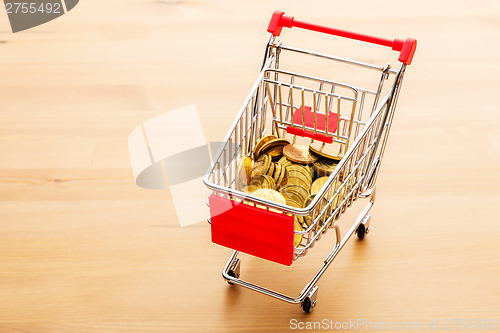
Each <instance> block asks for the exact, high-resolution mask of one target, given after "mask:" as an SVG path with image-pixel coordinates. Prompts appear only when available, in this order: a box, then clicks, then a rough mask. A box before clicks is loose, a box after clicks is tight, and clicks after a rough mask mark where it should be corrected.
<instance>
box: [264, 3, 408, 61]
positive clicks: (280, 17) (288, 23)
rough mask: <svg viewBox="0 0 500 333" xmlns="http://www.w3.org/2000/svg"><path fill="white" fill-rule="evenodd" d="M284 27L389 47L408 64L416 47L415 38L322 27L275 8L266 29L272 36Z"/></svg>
mask: <svg viewBox="0 0 500 333" xmlns="http://www.w3.org/2000/svg"><path fill="white" fill-rule="evenodd" d="M283 27H286V28H293V27H297V28H302V29H307V30H313V31H317V32H323V33H325V34H330V35H335V36H340V37H346V38H351V39H356V40H360V41H363V42H368V43H373V44H378V45H383V46H388V47H391V48H392V49H393V50H394V51H400V52H401V53H400V54H399V58H398V60H399V61H401V62H403V63H405V64H407V65H410V64H411V61H412V59H413V55H414V54H415V50H416V48H417V40H416V39H413V38H407V39H406V40H402V39H394V40H390V39H385V38H379V37H373V36H368V35H363V34H358V33H356V32H350V31H345V30H339V29H334V28H329V27H324V26H321V25H316V24H311V23H306V22H302V21H297V20H295V18H294V17H293V16H286V15H285V12H283V11H280V10H277V11H275V12H274V13H273V16H272V17H271V21H270V22H269V26H268V27H267V31H268V32H270V33H272V34H273V35H274V36H279V35H280V34H281V29H282V28H283Z"/></svg>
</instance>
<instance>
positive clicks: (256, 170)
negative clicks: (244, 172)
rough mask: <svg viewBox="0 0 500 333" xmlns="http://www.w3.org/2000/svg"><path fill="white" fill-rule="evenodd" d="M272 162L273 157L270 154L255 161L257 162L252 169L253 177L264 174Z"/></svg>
mask: <svg viewBox="0 0 500 333" xmlns="http://www.w3.org/2000/svg"><path fill="white" fill-rule="evenodd" d="M270 164H271V157H269V156H268V155H262V156H261V157H259V158H258V159H257V161H255V164H254V166H253V169H252V175H251V176H252V177H255V176H258V175H262V174H264V173H265V172H266V171H267V170H268V169H269V166H270Z"/></svg>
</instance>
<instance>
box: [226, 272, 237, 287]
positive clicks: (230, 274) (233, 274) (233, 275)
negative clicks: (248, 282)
mask: <svg viewBox="0 0 500 333" xmlns="http://www.w3.org/2000/svg"><path fill="white" fill-rule="evenodd" d="M227 274H228V275H229V276H231V277H236V274H235V273H234V272H233V271H232V270H229V271H228V272H227ZM227 283H228V284H230V285H232V286H233V285H234V283H232V282H231V281H227Z"/></svg>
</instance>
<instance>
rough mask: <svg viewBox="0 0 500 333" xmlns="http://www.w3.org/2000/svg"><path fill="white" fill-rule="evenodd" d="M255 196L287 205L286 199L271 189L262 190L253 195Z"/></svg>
mask: <svg viewBox="0 0 500 333" xmlns="http://www.w3.org/2000/svg"><path fill="white" fill-rule="evenodd" d="M252 194H253V195H254V196H256V197H259V198H262V199H265V200H269V201H273V202H277V203H280V204H283V205H286V200H285V198H284V197H283V196H282V195H281V193H279V192H278V191H275V190H271V189H260V190H257V191H255V192H253V193H252Z"/></svg>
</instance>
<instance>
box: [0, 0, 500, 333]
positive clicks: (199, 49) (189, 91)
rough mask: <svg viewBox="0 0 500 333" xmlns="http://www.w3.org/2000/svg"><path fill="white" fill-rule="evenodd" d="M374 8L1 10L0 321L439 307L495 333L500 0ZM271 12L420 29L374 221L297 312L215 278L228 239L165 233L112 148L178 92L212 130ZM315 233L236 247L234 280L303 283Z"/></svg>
mask: <svg viewBox="0 0 500 333" xmlns="http://www.w3.org/2000/svg"><path fill="white" fill-rule="evenodd" d="M384 3H385V5H381V4H379V3H378V2H375V1H368V0H362V1H354V2H348V1H344V2H342V3H339V2H333V1H308V2H305V1H286V2H285V1H278V2H273V3H272V4H269V2H264V1H262V2H252V1H240V0H238V1H222V0H217V1H183V0H179V1H175V0H165V1H153V0H143V1H138V0H134V1H132V0H120V1H118V0H108V1H89V0H86V1H81V2H80V3H79V4H78V6H77V7H75V9H73V10H72V11H71V12H70V13H68V14H67V15H64V16H63V17H60V18H59V19H57V20H54V21H53V22H50V23H47V24H45V25H43V26H40V27H38V28H34V29H31V30H28V31H25V32H20V33H16V34H12V33H11V32H10V27H9V25H8V21H7V16H6V14H5V13H4V12H2V13H1V14H0V40H1V41H2V43H0V151H1V154H0V199H1V201H0V332H2V333H3V332H8V333H11V332H37V333H45V332H134V333H135V332H177V331H184V330H185V331H193V332H226V331H227V332H239V331H242V332H243V331H244V332H258V331H269V332H286V331H291V330H292V328H294V327H293V323H301V325H302V324H303V325H305V324H306V322H315V321H322V320H326V321H328V322H330V320H331V321H332V322H333V323H336V322H339V323H343V322H348V321H349V320H351V321H357V320H364V321H365V322H366V323H368V322H370V323H371V324H372V325H373V324H374V323H375V325H377V323H378V324H380V322H382V321H383V322H384V323H391V324H392V325H394V326H396V325H398V324H401V325H403V326H402V327H406V328H408V330H409V331H415V332H417V331H422V332H424V331H429V325H430V324H431V323H436V321H437V324H438V325H439V328H440V330H443V329H444V328H446V327H445V325H446V324H448V327H449V328H453V325H455V324H457V323H456V322H454V321H453V320H454V319H466V320H467V319H472V320H473V324H474V325H473V326H467V327H470V329H465V330H458V331H467V332H473V331H479V330H480V328H481V325H483V328H486V326H485V325H486V321H485V320H492V321H491V325H494V323H495V322H494V320H496V329H497V330H499V329H500V323H499V321H500V288H498V285H499V282H500V258H499V253H500V243H499V238H500V218H499V214H498V213H499V206H500V193H499V184H500V127H499V124H500V107H499V103H498V100H497V97H498V94H499V88H500V84H499V81H498V78H499V77H500V55H499V52H500V47H499V46H498V45H499V44H498V41H499V40H500V3H499V2H498V0H482V1H472V0H466V1H451V0H450V1H448V0H443V1H430V0H424V1H419V2H412V3H411V4H410V3H409V2H402V1H395V0H394V1H387V2H384ZM403 3H404V5H403ZM275 9H283V10H284V11H285V12H287V13H289V14H291V15H295V16H296V17H297V18H300V19H303V20H309V21H312V22H317V23H321V24H326V25H331V26H336V27H339V28H342V29H351V30H354V31H358V32H364V33H370V34H373V35H378V36H384V37H389V38H395V37H398V38H406V37H415V38H417V39H418V42H419V45H418V49H417V53H416V55H415V58H414V63H413V64H412V65H411V66H410V67H409V68H408V70H407V75H406V77H405V82H404V85H403V89H402V93H401V96H400V99H399V103H398V107H397V114H396V117H395V120H394V124H393V128H392V132H391V137H390V140H389V144H388V146H387V151H386V155H385V157H384V164H383V167H382V171H381V173H380V175H379V178H378V187H377V194H378V195H377V200H376V205H375V207H374V208H373V210H372V216H373V218H372V231H371V233H370V234H369V235H368V236H367V238H366V239H365V240H363V241H362V242H360V241H357V240H355V239H352V240H351V241H350V242H349V243H348V245H346V247H345V248H344V249H343V250H342V252H341V253H340V254H339V256H338V257H337V258H336V259H335V261H334V263H333V265H332V267H331V268H330V269H329V270H328V271H327V273H325V275H324V276H323V278H322V279H321V280H320V282H319V284H318V287H319V295H318V306H317V307H316V308H315V309H314V311H313V312H312V313H310V314H309V315H306V314H303V312H302V311H301V310H300V308H299V307H298V306H292V305H289V304H286V303H283V302H280V301H278V300H274V299H271V298H269V297H265V296H263V295H260V294H257V293H255V292H252V291H249V290H246V289H242V288H238V287H230V286H228V285H227V283H225V282H224V281H223V280H222V278H221V275H220V272H221V269H222V267H223V265H224V264H225V262H226V260H227V258H228V257H229V255H230V253H231V251H230V250H228V249H225V248H222V247H220V246H217V245H215V244H212V243H211V242H210V228H209V225H208V224H207V223H206V222H200V223H198V224H195V225H192V226H188V227H184V228H181V227H179V224H178V222H177V220H176V215H175V210H174V207H173V204H172V200H171V197H170V194H169V192H168V191H153V190H145V189H141V188H139V187H137V186H136V185H135V183H134V179H133V176H132V172H131V168H130V162H129V155H128V147H127V137H128V135H129V133H130V132H131V131H132V130H133V129H134V128H135V127H137V126H139V125H140V124H141V123H143V122H144V121H146V120H147V119H150V118H153V117H155V116H157V115H159V114H162V113H164V112H166V111H169V110H172V109H175V108H179V107H182V106H185V105H190V104H195V105H196V107H197V109H198V112H199V114H200V117H201V122H202V124H203V127H204V131H205V136H206V138H207V140H208V141H219V140H221V139H222V138H223V136H224V135H225V133H226V131H227V129H228V127H229V125H230V124H231V122H232V120H233V118H234V116H235V114H236V112H237V110H238V109H239V107H240V106H241V104H242V102H243V100H244V98H245V96H246V94H247V93H248V91H249V89H250V88H251V86H252V84H253V82H254V80H255V79H256V77H257V74H258V71H259V64H260V61H261V59H262V53H263V47H264V44H265V41H266V38H267V34H266V32H265V29H266V27H267V23H268V20H269V18H270V15H271V13H272V11H273V10H275ZM292 32H293V31H290V32H288V31H287V33H289V34H290V35H291V34H292ZM316 36H319V35H316V34H315V35H314V37H316ZM284 38H285V37H284ZM332 40H333V38H332ZM299 42H300V40H299ZM303 42H304V43H305V42H310V40H309V39H308V40H305V39H304V40H303ZM342 45H344V44H342ZM356 45H358V44H356ZM298 46H301V45H298ZM356 47H357V46H356ZM347 53H348V52H347ZM395 58H396V54H394V59H395ZM359 59H361V60H366V59H371V58H370V55H369V54H362V55H360V56H359ZM371 60H378V59H371ZM345 217H346V219H350V220H349V221H348V223H350V221H352V218H354V217H355V214H351V215H349V214H348V215H346V216H345ZM328 239H330V240H332V238H328V237H327V238H325V239H324V240H322V241H321V244H319V245H318V246H317V247H315V248H314V249H313V251H311V252H310V253H309V254H308V255H307V256H306V257H305V258H303V259H300V260H299V261H297V262H296V263H294V264H293V265H292V266H291V267H289V268H288V267H281V266H279V265H275V264H272V263H269V262H266V261H263V260H260V259H256V258H253V257H249V256H243V257H242V261H243V263H242V275H243V276H244V277H245V278H247V279H248V280H250V281H254V282H258V283H262V284H263V285H266V286H269V287H271V288H275V289H277V290H278V291H281V292H286V293H290V294H292V295H293V294H298V293H299V292H300V290H302V287H303V286H304V285H305V283H306V282H307V281H309V279H310V278H311V277H312V275H313V274H314V272H315V270H316V269H317V268H318V267H319V266H320V265H321V263H322V260H323V258H324V257H325V256H326V254H327V253H328V252H329V249H330V248H331V242H329V241H328ZM294 320H296V321H294ZM419 323H421V325H422V326H419ZM478 323H479V324H478ZM297 325H298V324H297ZM412 327H413V329H410V328H412ZM491 327H493V326H491ZM330 328H331V327H330ZM372 328H373V327H372ZM457 328H458V326H457ZM369 329H370V327H369V326H367V325H364V326H363V325H361V326H359V327H358V329H357V331H364V330H369ZM295 331H296V330H295ZM455 331H457V330H455ZM483 331H484V330H483ZM489 331H491V330H489Z"/></svg>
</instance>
